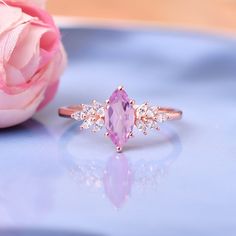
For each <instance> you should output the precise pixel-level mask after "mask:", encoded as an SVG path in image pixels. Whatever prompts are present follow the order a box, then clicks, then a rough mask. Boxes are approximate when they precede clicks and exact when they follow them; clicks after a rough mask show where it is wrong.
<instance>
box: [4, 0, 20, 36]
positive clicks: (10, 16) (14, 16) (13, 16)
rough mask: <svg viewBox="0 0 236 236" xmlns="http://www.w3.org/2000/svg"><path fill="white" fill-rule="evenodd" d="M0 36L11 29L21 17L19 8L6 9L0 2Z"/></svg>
mask: <svg viewBox="0 0 236 236" xmlns="http://www.w3.org/2000/svg"><path fill="white" fill-rule="evenodd" d="M0 16H1V19H4V20H1V21H0V35H1V33H2V32H5V31H7V30H8V29H9V28H11V27H12V26H13V25H14V24H15V23H16V22H18V21H19V20H20V19H21V17H22V11H21V9H20V8H15V7H7V6H5V5H4V4H3V3H1V2H0Z"/></svg>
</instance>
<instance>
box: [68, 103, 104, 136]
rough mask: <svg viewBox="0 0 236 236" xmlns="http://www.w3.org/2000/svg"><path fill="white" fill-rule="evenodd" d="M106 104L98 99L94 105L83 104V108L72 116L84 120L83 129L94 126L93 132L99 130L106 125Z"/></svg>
mask: <svg viewBox="0 0 236 236" xmlns="http://www.w3.org/2000/svg"><path fill="white" fill-rule="evenodd" d="M104 116H105V106H104V105H103V104H101V103H98V102H96V101H93V102H92V105H85V104H83V105H82V110H81V111H77V112H75V113H73V114H72V115H71V118H73V119H75V120H79V121H83V123H82V125H81V126H80V128H81V129H89V128H92V131H93V132H98V131H99V130H101V129H102V128H103V126H104V123H105V122H104Z"/></svg>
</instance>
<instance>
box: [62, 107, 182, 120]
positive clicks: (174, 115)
mask: <svg viewBox="0 0 236 236" xmlns="http://www.w3.org/2000/svg"><path fill="white" fill-rule="evenodd" d="M82 109H83V106H82V104H80V105H74V106H67V107H61V108H59V109H58V115H59V116H61V117H65V118H71V115H72V114H73V113H75V112H77V111H81V110H82ZM158 112H160V113H164V114H165V115H166V116H167V117H168V120H180V119H181V118H182V115H183V112H182V111H181V110H177V109H174V108H168V107H159V108H158Z"/></svg>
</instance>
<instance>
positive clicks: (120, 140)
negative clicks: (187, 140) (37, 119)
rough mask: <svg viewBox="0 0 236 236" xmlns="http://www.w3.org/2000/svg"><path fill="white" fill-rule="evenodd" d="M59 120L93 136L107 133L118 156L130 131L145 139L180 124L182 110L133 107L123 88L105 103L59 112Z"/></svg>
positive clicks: (80, 106) (95, 103)
mask: <svg viewBox="0 0 236 236" xmlns="http://www.w3.org/2000/svg"><path fill="white" fill-rule="evenodd" d="M58 114H59V116H61V117H65V118H72V119H74V120H79V121H83V123H82V125H81V126H80V128H81V129H89V128H92V131H93V132H97V131H99V130H101V129H102V128H103V127H104V126H105V127H106V129H107V132H106V136H108V137H110V139H111V141H112V142H113V143H114V144H115V146H116V149H117V151H118V152H120V151H121V150H122V148H123V146H124V144H125V143H126V142H127V141H128V139H129V138H130V137H132V136H133V127H134V126H135V127H137V128H138V130H140V131H142V132H143V133H144V134H145V135H146V134H147V130H148V129H157V130H159V123H162V122H165V121H169V120H180V119H181V118H182V114H183V112H182V111H181V110H177V109H173V108H167V107H159V106H150V105H149V104H148V103H144V104H142V105H136V104H135V102H134V100H132V99H129V98H128V95H127V93H126V92H125V90H124V88H123V87H118V89H117V90H115V91H114V92H113V94H112V95H111V97H110V98H109V100H107V101H106V103H104V104H102V103H98V102H97V101H95V100H94V101H93V102H92V104H91V105H87V104H79V105H73V106H67V107H61V108H59V109H58Z"/></svg>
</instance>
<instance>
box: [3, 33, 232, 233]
mask: <svg viewBox="0 0 236 236" xmlns="http://www.w3.org/2000/svg"><path fill="white" fill-rule="evenodd" d="M62 35H63V40H64V42H65V46H66V49H67V51H68V56H69V67H68V69H67V70H66V72H65V74H64V76H63V78H62V82H61V86H60V90H59V92H58V94H57V96H56V98H55V100H54V101H53V102H52V103H51V104H50V105H49V106H48V107H47V108H46V109H44V110H43V111H41V112H40V113H38V114H37V115H36V116H35V119H34V120H31V121H29V122H26V123H25V124H23V125H21V126H18V127H15V128H12V129H8V130H4V131H1V132H0V150H1V156H0V235H4V236H13V235H14V236H15V235H16V236H18V235H21V236H22V235H24V236H25V235H27V236H28V235H30V236H31V235H33V236H79V235H91V236H93V235H94V236H95V235H107V236H108V235H109V236H122V235H125V236H126V235H127V236H130V235H135V236H139V235H142V236H147V235H148V236H149V235H150V236H154V235H155V236H156V235H161V236H172V235H173V236H183V235H184V236H185V235H188V236H189V235H191V236H201V235H207V236H208V235H214V236H221V235H224V236H235V235H236V133H235V129H236V41H233V40H229V39H223V38H217V37H213V36H212V37H210V36H206V35H205V36H204V35H197V34H190V33H183V32H167V31H161V30H143V31H128V30H126V31H119V30H117V31H116V30H102V29H101V30H99V29H71V30H68V29H67V30H63V31H62ZM120 84H122V85H124V86H125V88H126V90H127V92H128V94H129V96H130V97H131V98H134V99H135V100H136V102H137V103H142V102H144V101H150V102H151V103H152V104H158V105H162V106H165V105H167V106H173V107H176V108H180V109H182V110H183V111H184V118H183V120H182V121H177V122H170V123H166V124H164V125H162V126H161V131H160V132H154V131H152V132H150V134H149V135H148V136H147V137H146V136H143V135H142V134H141V133H138V132H136V133H135V138H134V139H132V140H131V141H129V143H128V144H127V146H126V149H125V151H124V153H123V154H122V155H117V154H116V153H115V152H114V147H113V145H112V143H111V142H110V140H108V139H107V140H106V138H104V137H103V133H104V132H105V131H104V132H101V133H100V134H97V135H94V134H92V133H91V132H83V133H82V132H80V131H79V128H78V126H77V124H75V123H73V122H70V121H67V120H66V119H62V118H59V117H58V116H57V108H58V107H59V106H63V105H69V104H75V103H87V102H90V101H91V100H92V99H97V100H98V101H104V100H106V99H107V98H108V97H109V96H110V94H111V93H112V92H113V90H114V89H115V88H116V87H117V86H118V85H120ZM126 195H127V196H126Z"/></svg>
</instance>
